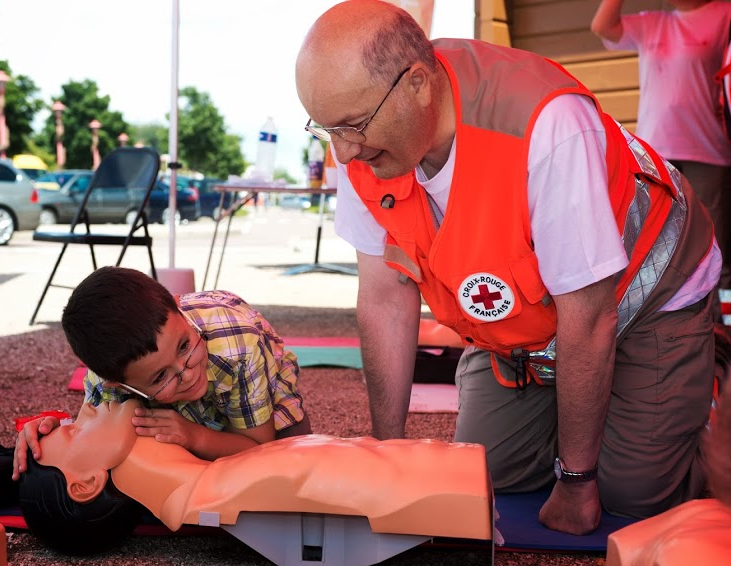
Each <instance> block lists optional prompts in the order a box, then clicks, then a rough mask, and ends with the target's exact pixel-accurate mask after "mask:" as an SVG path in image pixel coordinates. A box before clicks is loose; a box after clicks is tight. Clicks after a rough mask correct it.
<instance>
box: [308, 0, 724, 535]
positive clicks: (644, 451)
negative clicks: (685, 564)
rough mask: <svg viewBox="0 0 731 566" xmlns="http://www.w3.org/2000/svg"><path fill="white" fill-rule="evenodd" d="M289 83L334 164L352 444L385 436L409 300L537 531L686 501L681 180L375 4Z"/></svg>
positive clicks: (704, 353)
mask: <svg viewBox="0 0 731 566" xmlns="http://www.w3.org/2000/svg"><path fill="white" fill-rule="evenodd" d="M296 80H297V90H298V94H299V97H300V100H301V101H302V104H303V106H304V107H305V109H306V111H307V112H308V113H309V115H310V117H311V118H310V120H309V121H308V122H307V125H306V129H307V130H308V131H309V132H311V133H312V134H314V135H316V136H318V137H319V138H321V139H325V140H329V141H330V142H331V144H332V148H333V150H334V154H335V157H336V159H337V162H338V164H337V165H338V211H337V215H336V230H337V232H338V234H339V235H340V236H341V237H343V238H344V239H345V240H347V241H348V242H350V243H351V244H352V245H353V246H354V247H355V248H356V250H357V256H358V271H359V279H360V287H359V293H358V321H359V327H360V334H361V344H362V350H363V360H364V371H365V375H366V380H367V384H368V392H369V398H370V407H371V417H372V421H373V434H374V435H375V436H376V437H379V438H397V437H402V436H403V435H404V427H405V421H406V414H407V409H408V403H409V391H410V387H411V377H412V375H413V367H414V357H415V350H416V344H417V337H418V326H419V318H420V310H421V309H420V299H421V297H423V298H424V300H425V301H426V302H427V304H428V305H429V307H430V309H431V311H432V312H433V313H434V315H435V316H436V318H437V319H438V320H439V321H440V322H441V323H442V324H444V325H446V326H449V327H451V328H453V329H454V330H455V331H456V332H457V333H458V334H459V335H460V336H461V338H462V340H463V342H464V344H465V346H466V348H465V352H464V355H463V357H462V359H461V361H460V365H459V367H458V370H457V376H456V382H457V386H458V388H459V406H460V411H459V416H458V419H457V430H456V434H455V440H458V441H469V442H477V443H481V444H483V445H484V446H485V447H486V449H487V457H488V460H489V462H490V470H491V473H492V477H493V483H494V486H495V487H496V489H497V490H498V491H512V492H521V491H531V490H535V489H538V488H540V487H543V486H545V485H548V484H550V483H552V482H554V481H555V480H556V479H558V481H556V483H555V485H554V487H553V491H552V493H551V496H550V497H549V499H548V501H547V502H546V503H545V504H544V506H543V508H542V509H541V512H540V519H541V521H543V523H544V524H545V525H547V526H548V527H549V528H552V529H555V530H560V531H564V532H568V533H573V534H585V533H588V532H591V531H592V530H594V529H595V528H596V527H597V526H598V524H599V521H600V515H601V509H602V505H603V506H604V507H605V508H606V509H608V510H610V511H611V512H614V513H617V514H621V515H629V516H635V517H647V516H650V515H653V514H656V513H658V512H661V511H664V510H665V509H668V508H670V507H672V506H675V505H677V504H679V503H681V502H682V501H685V500H687V499H689V498H692V497H694V496H696V495H697V494H698V493H699V491H700V489H701V487H702V484H703V475H702V473H701V470H700V466H699V465H698V458H699V448H698V446H699V438H700V434H701V431H702V430H703V426H704V424H705V422H706V419H707V417H708V412H709V408H710V404H711V395H712V379H713V341H712V318H711V316H710V314H709V304H708V297H709V293H710V291H711V290H712V289H713V288H714V285H715V284H716V281H717V280H718V274H719V270H720V253H719V251H718V248H717V246H716V245H715V240H714V238H713V233H712V229H711V227H710V222H709V220H708V216H707V213H706V211H705V209H704V208H703V207H702V206H701V205H700V204H699V203H698V201H697V199H696V198H695V196H694V193H693V191H692V189H691V187H690V186H689V185H688V184H687V182H686V180H685V179H684V178H683V176H682V175H681V174H680V173H679V172H678V171H677V170H676V169H675V168H674V167H673V166H672V165H670V164H669V163H668V162H666V161H665V160H663V159H662V157H661V156H659V155H657V153H656V152H655V151H654V150H653V149H652V148H651V147H648V146H647V145H646V144H644V143H643V142H641V141H640V140H637V139H635V138H634V137H633V136H632V135H631V134H630V133H629V132H627V131H626V130H624V129H623V128H621V127H620V126H619V125H618V124H617V123H616V122H615V121H614V120H612V118H611V117H609V116H607V115H606V114H604V113H603V112H602V111H601V109H600V107H599V104H598V102H597V101H596V99H595V98H594V97H593V95H592V94H591V93H590V92H589V91H588V90H587V89H586V88H585V87H584V86H583V85H581V84H580V83H578V81H576V80H575V79H574V78H573V77H571V76H570V75H568V73H566V72H565V70H563V69H562V68H561V67H560V66H558V65H556V64H554V63H552V62H549V61H547V60H545V59H543V58H541V57H539V56H537V55H535V54H531V53H527V52H523V51H519V50H515V49H509V48H504V47H499V46H495V45H491V44H488V43H484V42H480V41H474V40H463V39H449V40H435V41H434V42H430V41H429V40H428V39H427V38H426V36H425V35H424V33H423V31H422V30H421V28H420V27H419V26H418V24H417V23H416V22H415V21H414V20H413V19H412V18H411V17H410V16H409V15H408V14H407V13H406V12H405V11H403V10H401V9H399V8H397V7H395V6H394V5H392V4H389V3H386V2H380V1H377V0H350V1H348V2H343V3H340V4H337V5H336V6H334V7H333V8H331V9H330V10H328V11H327V12H325V13H324V14H323V15H322V16H321V17H320V18H319V19H318V20H317V21H316V22H315V24H314V25H313V26H312V28H311V30H310V31H309V33H308V35H307V36H306V38H305V40H304V43H303V45H302V48H301V50H300V52H299V55H298V58H297V66H296ZM420 295H421V297H420ZM554 385H555V386H554Z"/></svg>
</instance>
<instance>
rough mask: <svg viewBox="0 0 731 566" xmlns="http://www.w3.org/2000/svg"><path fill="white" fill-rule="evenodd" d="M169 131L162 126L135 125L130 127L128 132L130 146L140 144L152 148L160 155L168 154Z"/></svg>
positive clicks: (152, 124) (154, 124)
mask: <svg viewBox="0 0 731 566" xmlns="http://www.w3.org/2000/svg"><path fill="white" fill-rule="evenodd" d="M168 132H169V129H168V127H167V126H164V125H162V124H156V123H151V124H137V125H132V129H131V131H130V132H128V134H129V136H130V144H134V143H135V142H141V143H142V144H144V145H146V146H150V147H154V148H155V149H156V150H157V152H158V153H160V154H161V155H162V154H163V153H167V152H168V137H169V133H168Z"/></svg>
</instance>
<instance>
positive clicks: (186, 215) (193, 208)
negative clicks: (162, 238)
mask: <svg viewBox="0 0 731 566" xmlns="http://www.w3.org/2000/svg"><path fill="white" fill-rule="evenodd" d="M169 199H170V185H169V184H168V183H166V182H165V181H160V180H158V181H157V182H156V183H155V188H154V189H152V192H151V193H150V202H149V205H148V212H147V219H148V222H159V223H161V224H167V223H168V221H169V216H170V211H169V210H168V208H169V207H168V205H169ZM200 215H201V206H200V201H199V199H198V191H197V190H196V189H192V188H188V187H181V186H180V183H178V193H177V210H176V211H175V223H176V224H179V223H180V222H181V221H184V222H187V221H191V220H198V218H199V217H200ZM132 220H133V219H131V220H130V221H132Z"/></svg>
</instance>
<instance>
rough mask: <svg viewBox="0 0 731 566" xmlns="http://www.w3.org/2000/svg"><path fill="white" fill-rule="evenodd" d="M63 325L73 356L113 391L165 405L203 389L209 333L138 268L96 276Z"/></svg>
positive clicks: (105, 270) (84, 285) (82, 288)
mask: <svg viewBox="0 0 731 566" xmlns="http://www.w3.org/2000/svg"><path fill="white" fill-rule="evenodd" d="M61 324H62V326H63V329H64V332H65V334H66V339H67V340H68V342H69V344H70V345H71V348H72V349H73V351H74V353H75V354H76V355H77V356H78V357H79V359H80V360H81V361H82V362H84V363H85V364H86V365H87V366H88V367H89V368H90V369H91V370H92V371H93V372H95V373H96V374H97V375H99V376H100V377H102V378H104V379H105V380H106V381H107V383H108V384H109V385H110V386H112V387H121V388H123V389H125V390H127V391H131V392H133V393H136V394H138V395H140V396H141V397H143V398H147V399H154V400H156V401H159V402H161V403H166V404H168V403H174V402H177V401H195V400H198V399H200V398H201V397H202V396H203V395H204V394H205V392H206V389H207V387H208V379H207V376H206V366H207V363H208V355H207V352H208V350H207V346H206V336H205V335H204V333H203V332H202V331H201V329H200V328H198V327H197V325H196V324H195V323H194V322H193V321H192V320H191V319H190V318H189V317H188V316H187V315H185V314H184V313H183V312H182V311H180V310H179V309H178V305H177V304H176V302H175V299H174V297H173V296H172V295H171V294H170V292H169V291H168V290H167V289H166V288H165V287H164V286H163V285H161V284H160V283H158V282H157V281H155V280H154V279H152V278H151V277H148V276H147V275H145V274H144V273H142V272H140V271H136V270H134V269H126V268H124V267H102V268H99V269H97V270H96V271H94V272H93V273H92V274H91V275H89V276H88V277H87V278H86V279H84V281H82V282H81V284H80V285H79V286H78V287H76V289H75V290H74V292H73V293H72V295H71V298H70V299H69V302H68V303H67V305H66V308H65V309H64V312H63V316H62V318H61Z"/></svg>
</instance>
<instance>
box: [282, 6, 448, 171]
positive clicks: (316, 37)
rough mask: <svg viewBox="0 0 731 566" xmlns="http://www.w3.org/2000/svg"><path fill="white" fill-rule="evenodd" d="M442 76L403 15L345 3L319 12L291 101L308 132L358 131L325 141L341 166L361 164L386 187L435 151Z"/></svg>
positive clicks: (431, 51)
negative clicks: (302, 112)
mask: <svg viewBox="0 0 731 566" xmlns="http://www.w3.org/2000/svg"><path fill="white" fill-rule="evenodd" d="M440 71H441V72H443V69H442V68H441V65H439V63H438V62H437V59H436V56H435V54H434V48H433V46H432V45H431V43H430V42H429V40H428V38H427V37H426V35H425V34H424V31H423V30H422V29H421V27H419V24H418V23H417V22H416V21H415V20H414V19H413V18H412V17H411V16H410V15H409V14H408V13H407V12H406V11H404V10H402V9H400V8H398V7H396V6H394V5H393V4H390V3H387V2H380V1H378V0H350V1H349V2H342V3H340V4H336V5H335V6H334V7H332V8H331V9H330V10H328V11H327V12H325V13H324V14H323V15H322V16H320V18H319V19H318V20H317V21H316V22H315V24H314V25H313V26H312V28H311V29H310V31H309V33H308V34H307V37H306V38H305V41H304V43H303V44H302V47H301V49H300V52H299V55H298V57H297V65H296V81H297V93H298V95H299V98H300V101H301V102H302V105H303V106H304V107H305V109H306V110H307V112H308V113H309V115H310V117H311V118H312V125H315V124H316V125H319V126H322V127H324V128H337V127H340V126H350V127H353V128H356V129H358V130H360V134H355V136H354V137H353V136H346V137H345V138H344V137H342V136H341V135H339V134H338V133H337V131H335V132H332V133H331V136H330V137H331V144H332V147H333V149H334V150H335V154H336V156H337V158H338V160H339V161H340V162H341V163H345V164H347V163H348V162H349V161H350V160H351V159H356V160H359V161H363V162H364V163H366V164H367V165H368V166H369V167H370V168H371V169H372V171H373V173H374V174H375V175H376V176H377V177H380V178H382V179H390V178H394V177H397V176H399V175H404V174H406V173H408V172H409V171H412V170H413V169H414V167H416V165H418V164H419V162H420V161H422V159H424V157H425V155H427V154H428V153H429V152H430V150H432V149H433V145H434V143H435V135H436V132H437V127H438V123H439V115H438V110H439V103H440V101H441V96H442V95H441V92H440V88H443V85H442V86H440V85H439V81H437V78H438V73H439V72H440ZM389 89H391V90H389ZM379 105H380V106H379ZM351 133H352V132H351ZM348 139H350V140H354V141H348Z"/></svg>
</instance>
